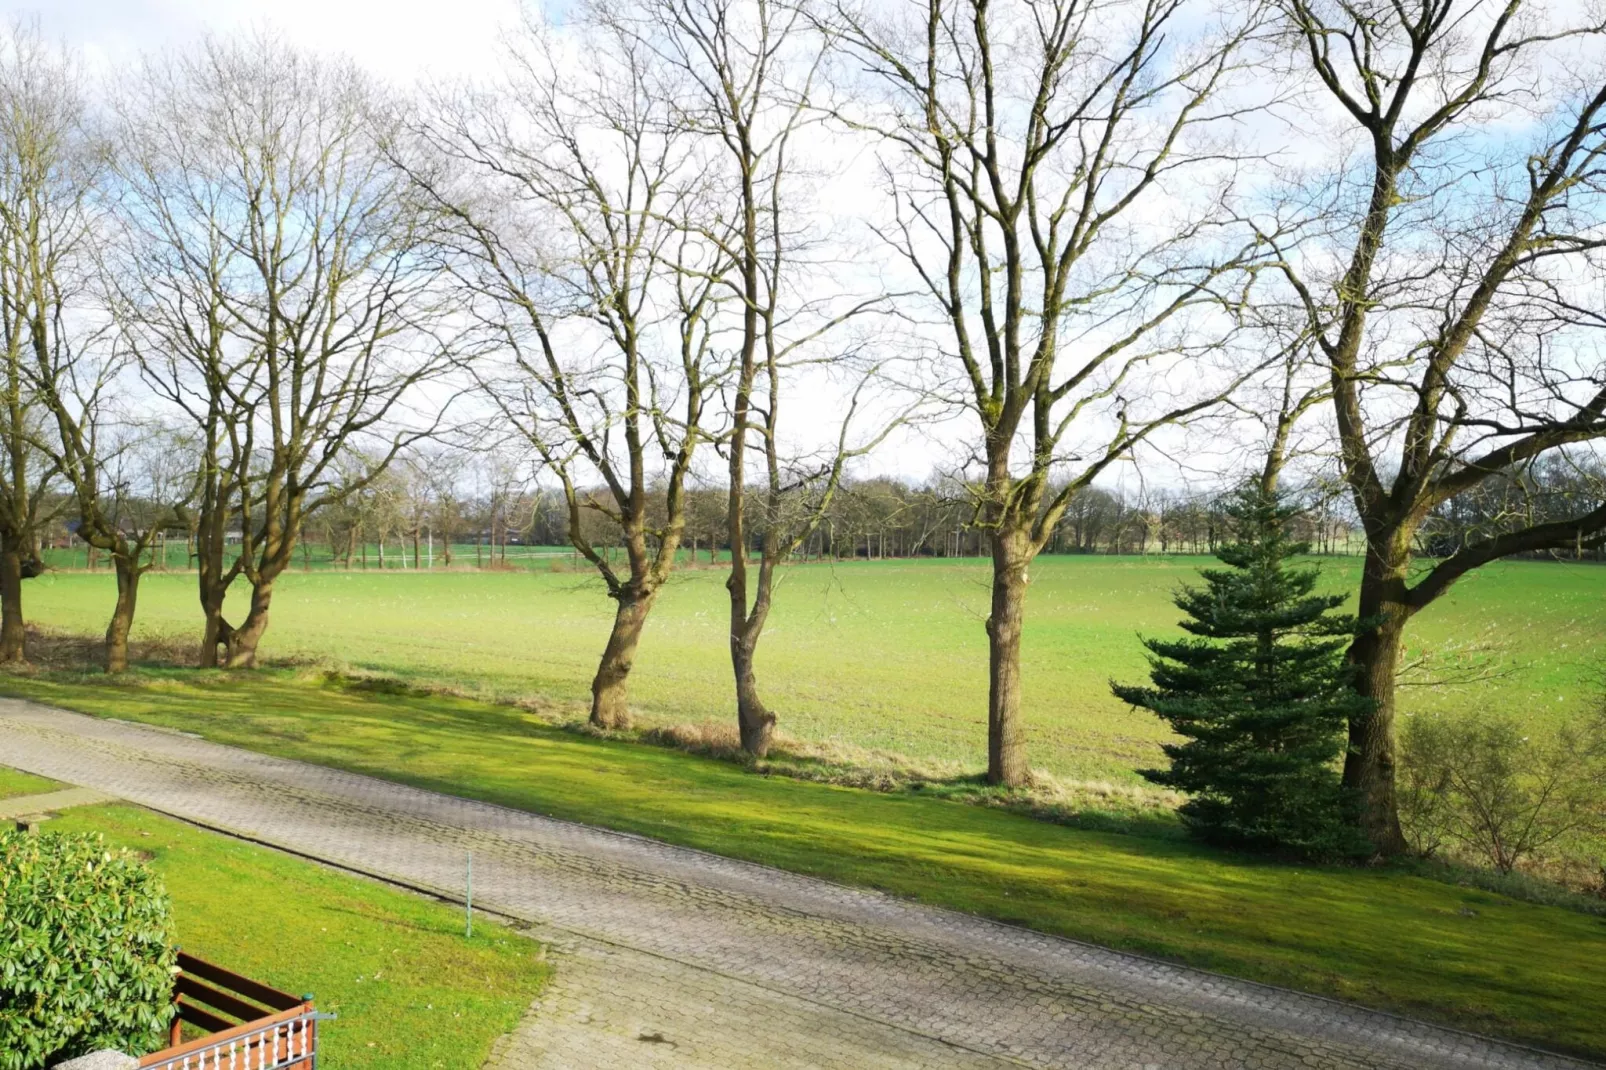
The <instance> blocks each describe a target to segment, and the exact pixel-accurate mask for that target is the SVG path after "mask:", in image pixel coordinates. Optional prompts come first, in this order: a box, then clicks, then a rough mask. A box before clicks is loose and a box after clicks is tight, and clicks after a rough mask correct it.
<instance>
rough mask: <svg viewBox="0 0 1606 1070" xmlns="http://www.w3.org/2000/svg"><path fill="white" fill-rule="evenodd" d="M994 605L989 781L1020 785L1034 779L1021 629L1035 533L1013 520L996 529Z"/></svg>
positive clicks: (990, 636)
mask: <svg viewBox="0 0 1606 1070" xmlns="http://www.w3.org/2000/svg"><path fill="white" fill-rule="evenodd" d="M992 543H993V605H992V613H991V615H989V616H988V618H987V645H988V650H987V685H988V686H987V782H988V783H990V784H999V785H1002V786H1004V787H1011V788H1014V787H1021V786H1023V785H1025V784H1026V782H1027V781H1028V779H1029V778H1030V770H1029V769H1028V767H1027V764H1026V726H1025V723H1024V721H1023V719H1022V717H1021V708H1020V705H1021V669H1020V640H1021V629H1022V625H1023V623H1024V622H1025V618H1026V584H1027V579H1028V577H1027V569H1028V567H1029V566H1030V564H1031V559H1032V553H1031V536H1030V533H1029V532H1028V531H1026V530H1024V529H1023V528H1022V527H1020V526H1018V525H1015V524H1012V525H1009V526H1005V527H1000V528H998V529H995V530H994V532H993V537H992Z"/></svg>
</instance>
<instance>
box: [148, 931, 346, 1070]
mask: <svg viewBox="0 0 1606 1070" xmlns="http://www.w3.org/2000/svg"><path fill="white" fill-rule="evenodd" d="M178 966H179V974H178V976H177V978H175V979H174V983H173V1003H174V1005H175V1006H176V1007H177V1008H178V1014H177V1015H176V1016H175V1017H174V1019H173V1025H172V1032H171V1034H170V1035H169V1037H168V1043H169V1045H170V1046H169V1047H166V1048H163V1049H162V1050H161V1051H158V1052H152V1053H151V1054H150V1055H147V1056H145V1057H144V1058H143V1059H141V1060H140V1061H139V1066H140V1070H315V1067H316V1066H317V1065H318V1018H319V1015H318V1013H317V1011H316V1010H315V1009H314V1008H313V1005H312V1001H311V1000H310V999H302V998H300V997H298V996H292V995H290V994H289V993H288V992H280V991H279V990H278V989H276V988H270V987H268V986H267V985H264V984H261V983H259V982H257V981H253V980H251V979H250V978H247V977H241V976H240V975H239V974H237V973H232V972H230V971H228V970H225V969H223V968H222V967H221V966H215V965H213V964H212V963H210V962H207V961H206V960H205V959H198V958H196V957H195V956H194V955H187V954H185V953H183V952H179V956H178ZM185 1023H188V1024H190V1025H191V1026H194V1027H196V1028H198V1029H202V1030H205V1031H206V1034H207V1035H206V1036H202V1037H198V1038H196V1039H193V1040H188V1041H185V1040H183V1026H184V1024H185Z"/></svg>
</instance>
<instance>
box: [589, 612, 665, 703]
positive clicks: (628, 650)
mask: <svg viewBox="0 0 1606 1070" xmlns="http://www.w3.org/2000/svg"><path fill="white" fill-rule="evenodd" d="M657 596H658V592H657V589H656V588H655V589H653V590H650V591H646V592H643V591H641V590H640V588H638V587H635V586H632V585H627V586H625V587H623V588H621V589H620V591H619V594H618V595H617V596H616V597H617V599H618V602H619V608H618V610H617V611H615V613H614V617H613V631H612V632H610V633H609V635H608V645H607V647H605V648H604V649H603V652H602V662H601V664H599V665H598V666H597V675H596V677H595V678H594V679H593V680H592V681H591V723H592V724H593V725H595V726H597V727H598V728H610V729H614V728H629V727H630V701H629V687H628V685H629V680H630V669H631V666H633V665H634V664H635V661H636V646H637V644H638V643H640V641H641V629H642V627H643V626H644V625H645V624H646V623H647V613H648V612H649V611H650V610H651V609H652V604H653V602H654V601H655V600H656V599H657Z"/></svg>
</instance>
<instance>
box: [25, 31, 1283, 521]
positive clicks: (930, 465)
mask: <svg viewBox="0 0 1606 1070" xmlns="http://www.w3.org/2000/svg"><path fill="white" fill-rule="evenodd" d="M531 2H537V0H531ZM557 2H559V3H561V0H557ZM519 10H520V0H0V13H3V14H4V15H5V16H7V17H9V18H20V19H37V21H38V24H39V26H40V28H41V30H42V31H43V33H44V35H45V36H46V37H47V38H50V39H55V40H58V41H61V42H63V43H64V44H66V45H67V46H69V47H70V48H71V49H73V50H75V51H77V52H79V54H80V55H82V56H83V57H84V58H85V59H86V60H87V62H88V64H89V65H90V67H91V68H92V69H97V70H108V69H112V68H116V67H122V66H127V65H129V64H130V63H132V62H133V61H135V60H137V59H138V57H139V56H140V55H141V54H142V53H147V52H151V51H157V50H161V49H164V48H183V47H186V46H188V45H191V44H193V43H194V42H195V41H196V40H198V39H199V38H201V37H202V36H203V35H205V34H207V33H209V32H210V33H218V34H229V33H233V32H238V31H241V30H249V29H263V28H267V29H271V30H273V31H275V32H276V33H278V34H280V35H282V36H283V37H284V38H285V39H286V40H288V41H289V42H290V43H292V44H294V45H299V46H302V47H306V48H309V49H312V50H315V51H320V52H325V53H332V54H344V55H348V56H350V57H351V58H352V59H354V60H355V61H356V62H357V63H359V64H360V65H361V66H363V67H365V68H367V69H368V70H370V71H371V72H372V73H374V74H375V75H377V76H379V77H381V78H383V79H385V80H386V81H389V82H391V83H393V84H396V85H397V86H398V87H406V86H408V85H410V84H414V83H417V82H420V81H452V80H455V79H457V78H462V77H473V76H476V75H484V74H486V73H487V72H488V71H490V70H492V69H493V68H494V67H495V65H496V62H497V59H498V51H499V39H500V36H501V31H502V29H503V28H504V27H509V26H512V25H513V24H515V23H516V22H517V20H518V17H519ZM1283 136H1286V134H1284V135H1283ZM866 162H867V161H866ZM854 181H858V182H865V181H867V180H866V179H864V178H862V177H860V178H857V179H855V180H854ZM851 185H852V183H851V182H850V184H849V188H847V189H844V190H843V192H844V194H846V196H848V197H854V196H862V193H858V192H855V191H853V190H852V189H851ZM872 199H873V198H872ZM836 203H837V205H838V207H839V208H840V206H841V204H842V201H841V200H840V199H838V200H837V201H836ZM869 258H870V259H871V260H872V261H873V259H874V257H873V254H869ZM822 397H823V395H822ZM799 400H800V401H803V404H802V405H801V406H800V408H802V409H811V410H813V411H812V412H810V413H808V414H807V415H806V416H805V418H804V419H803V420H802V421H800V422H801V423H802V424H804V425H817V426H818V427H819V428H825V429H826V430H829V431H833V432H834V428H835V425H836V421H835V419H834V418H833V417H834V415H835V413H834V411H833V406H832V405H831V404H830V403H829V402H826V401H823V400H821V399H820V398H809V399H807V400H804V399H801V398H800V399H799ZM792 411H793V412H794V413H797V412H798V411H799V409H798V408H794V409H793V410H792ZM1220 430H1221V428H1220V427H1219V426H1214V427H1212V428H1211V429H1210V431H1207V432H1205V433H1203V434H1193V435H1189V436H1183V437H1178V436H1171V437H1169V438H1161V439H1158V440H1157V444H1158V446H1159V447H1160V448H1159V449H1158V451H1151V452H1158V453H1159V454H1161V455H1162V456H1161V457H1160V458H1159V463H1158V464H1156V465H1154V467H1152V468H1151V470H1150V471H1149V472H1148V473H1147V474H1145V475H1143V476H1141V477H1140V475H1139V473H1137V472H1136V471H1135V470H1133V469H1131V468H1130V466H1126V465H1122V466H1118V467H1117V468H1116V469H1114V470H1112V479H1111V480H1106V481H1105V482H1111V481H1113V482H1118V483H1121V484H1128V485H1129V487H1128V489H1135V487H1136V484H1137V483H1138V482H1139V480H1140V478H1141V479H1142V480H1143V481H1145V482H1148V481H1151V480H1153V481H1157V482H1158V483H1160V484H1161V485H1170V486H1172V487H1184V486H1189V485H1190V484H1193V483H1194V481H1195V480H1197V479H1198V478H1199V477H1200V475H1201V473H1204V474H1206V475H1219V474H1220V473H1223V472H1226V471H1228V470H1232V469H1236V468H1239V467H1241V466H1242V457H1243V454H1242V451H1241V449H1240V444H1241V443H1242V442H1243V441H1244V439H1242V438H1240V437H1239V434H1238V432H1237V431H1236V429H1235V431H1234V432H1233V433H1231V434H1228V435H1225V436H1223V435H1221V434H1220ZM1212 434H1214V435H1215V436H1216V437H1214V438H1213V439H1212V437H1211V436H1212ZM973 437H974V418H973V417H964V418H962V420H961V423H960V424H954V423H948V424H944V425H943V426H941V427H940V428H933V427H929V426H928V427H927V428H925V429H924V430H923V432H922V433H921V434H918V435H916V434H910V435H907V436H903V437H901V438H899V439H896V440H894V441H893V442H890V443H888V444H887V446H886V447H884V448H883V449H881V450H879V451H878V454H877V457H876V461H875V463H873V464H871V465H870V466H869V467H870V469H871V470H872V471H879V472H895V473H897V474H900V475H905V476H910V477H914V478H922V477H924V476H927V475H930V474H932V473H933V471H934V470H935V471H941V470H945V469H949V468H951V467H952V462H953V461H955V460H958V459H961V458H963V457H965V456H966V455H968V454H969V452H970V449H971V446H970V442H971V440H972V439H973ZM1249 437H1250V438H1251V439H1253V438H1255V437H1256V436H1255V435H1254V433H1253V432H1252V431H1251V432H1250V435H1249ZM1184 457H1185V458H1186V460H1185V461H1184V460H1182V458H1184ZM1167 458H1169V459H1167ZM1150 463H1151V464H1152V463H1153V462H1150ZM859 474H860V475H868V474H871V471H866V470H864V469H863V468H861V470H860V472H859Z"/></svg>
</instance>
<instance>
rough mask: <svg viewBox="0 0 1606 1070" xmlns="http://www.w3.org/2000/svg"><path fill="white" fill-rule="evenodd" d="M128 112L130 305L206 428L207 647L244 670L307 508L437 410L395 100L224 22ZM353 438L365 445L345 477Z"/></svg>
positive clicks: (139, 338)
mask: <svg viewBox="0 0 1606 1070" xmlns="http://www.w3.org/2000/svg"><path fill="white" fill-rule="evenodd" d="M119 108H120V119H121V120H122V128H123V130H122V135H123V141H124V146H123V151H122V153H121V158H122V161H123V162H122V165H121V168H120V170H121V177H122V179H123V183H124V186H125V190H124V195H123V205H124V207H123V212H122V215H123V218H124V220H125V232H126V238H127V245H128V253H127V262H126V264H125V269H126V270H125V271H124V272H123V276H124V277H123V280H122V282H121V286H120V293H121V300H120V301H119V309H118V312H119V316H120V318H121V320H122V322H123V323H124V324H125V325H126V326H125V331H124V335H125V338H126V340H127V344H128V345H129V346H130V347H131V349H132V350H133V351H134V352H135V353H136V354H137V355H138V357H139V359H140V362H141V364H142V367H143V369H144V372H145V375H146V378H147V380H148V381H149V382H151V383H152V384H153V385H154V386H155V387H156V389H157V390H158V392H159V393H161V394H162V395H164V396H165V397H166V398H167V399H168V400H169V401H171V402H172V403H173V404H175V405H176V406H177V407H178V408H179V409H180V410H181V411H182V412H183V413H185V414H186V415H187V416H188V417H189V418H190V420H192V421H193V422H194V424H195V427H196V430H197V434H198V437H199V439H200V441H201V445H202V485H201V492H200V494H199V496H198V502H197V507H198V513H199V515H198V518H197V519H198V532H199V537H198V554H199V557H200V598H201V605H202V609H203V611H204V612H205V614H206V631H205V635H204V637H203V640H202V649H201V661H202V664H203V665H215V664H217V663H218V661H219V656H220V653H221V655H222V660H223V663H224V664H226V665H228V666H229V667H237V668H238V667H250V666H253V665H254V664H255V663H256V657H257V647H258V644H259V643H260V642H261V639H262V635H263V633H264V632H265V631H266V629H267V626H268V615H269V610H270V607H271V605H272V598H273V592H274V586H275V583H276V582H277V580H278V579H279V577H280V576H281V575H282V574H283V573H284V572H285V570H286V569H288V568H289V567H290V566H291V564H293V562H294V556H293V555H294V551H295V546H296V541H297V539H299V538H300V536H301V532H302V529H303V527H304V525H305V524H306V523H307V521H308V519H309V518H310V517H312V516H313V515H314V514H315V513H316V512H317V511H318V510H319V509H321V508H323V507H324V506H326V505H329V504H331V503H333V502H337V501H339V500H340V499H341V498H342V497H343V496H345V495H347V494H350V493H352V492H353V491H354V490H356V489H358V488H360V487H361V486H363V485H364V484H365V483H366V482H368V481H370V480H372V479H374V478H376V477H377V476H378V474H379V473H380V472H382V471H383V470H384V468H385V467H386V466H387V465H388V464H389V463H390V462H391V460H393V459H394V458H395V457H396V455H397V453H398V452H399V451H400V450H402V449H403V448H404V447H405V446H406V445H407V444H409V443H410V442H412V441H416V440H417V439H418V438H419V437H421V436H422V435H423V434H426V433H427V432H428V431H429V430H431V429H432V428H430V427H426V428H424V429H422V430H420V429H418V428H412V429H398V428H401V427H402V425H403V423H404V422H407V421H415V422H416V421H422V422H424V423H429V420H428V418H427V417H425V416H421V415H420V414H419V413H417V412H415V411H411V410H410V409H409V406H410V405H411V404H412V402H413V400H414V399H415V398H416V397H417V389H416V388H417V387H418V386H419V385H420V384H421V383H424V382H426V381H428V380H429V379H430V378H431V377H432V376H434V375H435V374H436V372H437V371H438V370H439V369H440V368H441V367H442V366H443V364H444V358H445V353H444V350H443V347H442V344H441V343H440V341H439V339H438V338H437V337H436V328H437V325H438V324H439V322H440V313H441V308H440V295H439V293H438V292H437V290H436V287H435V283H436V281H437V278H438V276H437V274H436V269H435V267H434V265H433V264H432V263H431V262H430V261H429V260H428V259H427V258H425V257H423V256H421V255H420V250H421V248H422V246H423V243H424V240H425V237H426V235H425V232H424V229H423V226H424V221H425V217H424V215H423V213H421V212H420V211H419V210H418V207H417V204H416V202H415V201H414V199H413V198H412V197H411V196H410V193H411V186H410V184H409V182H408V181H407V179H406V176H405V174H404V173H403V172H402V171H401V170H400V169H399V168H397V167H396V166H395V165H394V164H393V162H392V160H391V159H390V157H389V155H388V154H387V153H386V152H385V151H384V149H383V144H384V142H385V141H386V139H387V138H388V137H390V136H391V133H392V130H393V125H394V121H395V117H394V115H393V114H392V113H391V111H390V109H389V108H388V105H387V102H386V101H385V99H384V98H383V96H382V94H381V93H380V92H379V90H378V89H377V88H376V87H375V86H374V85H373V84H372V83H371V82H370V81H369V79H368V78H367V77H366V76H364V75H362V74H361V73H360V72H359V71H358V70H357V69H356V68H355V67H354V66H353V65H352V64H350V63H349V62H344V61H326V60H322V59H319V58H316V57H314V56H311V55H309V54H306V53H302V52H298V51H297V50H295V49H293V48H291V47H289V46H288V45H286V44H284V43H283V42H281V41H279V40H278V39H276V38H274V37H272V36H268V35H261V34H257V35H251V36H246V37H240V38H235V39H228V40H223V39H211V40H208V41H207V42H205V43H204V44H203V45H202V46H200V47H199V48H197V49H195V50H193V51H191V52H188V53H184V54H180V55H177V56H174V57H171V58H168V59H163V60H156V61H152V62H149V63H148V64H147V65H146V67H145V69H144V70H143V71H142V72H141V74H140V75H139V76H138V77H137V78H135V79H134V80H133V82H132V83H131V84H130V85H129V86H127V87H125V90H124V93H123V95H122V98H121V100H120V103H119ZM359 445H361V446H363V447H364V450H363V451H362V456H365V457H367V458H369V459H370V460H371V462H372V463H371V464H368V465H366V466H364V467H363V468H362V470H361V471H360V472H358V473H356V474H355V475H354V476H353V475H350V474H349V473H347V474H343V470H342V466H341V465H339V464H337V463H336V462H337V460H338V459H340V458H342V457H343V456H344V455H346V454H347V453H348V452H350V451H351V450H352V448H353V447H356V446H359ZM236 533H237V537H238V551H237V552H236V553H234V554H233V556H232V560H229V554H230V540H231V537H232V536H233V535H234V534H236ZM240 577H244V579H245V580H246V582H247V583H248V584H249V585H250V588H251V593H250V602H249V606H248V608H247V610H246V613H245V616H244V618H243V619H241V620H240V622H239V623H238V624H234V623H231V622H230V621H229V620H228V619H227V617H226V616H225V613H224V600H225V597H226V595H227V592H228V590H229V588H230V586H231V585H232V584H233V582H234V581H235V580H236V579H238V578H240Z"/></svg>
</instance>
